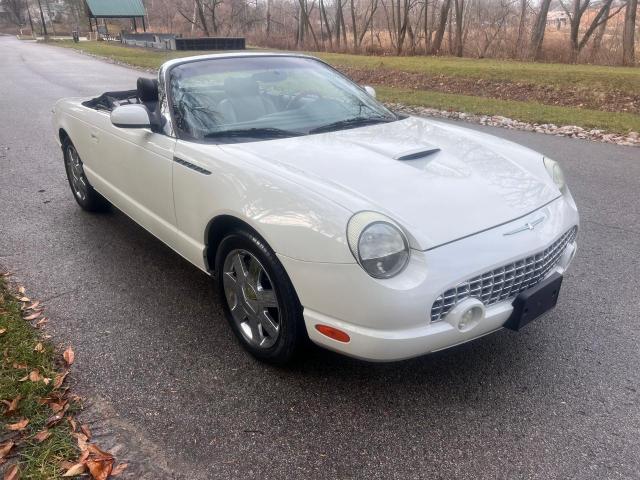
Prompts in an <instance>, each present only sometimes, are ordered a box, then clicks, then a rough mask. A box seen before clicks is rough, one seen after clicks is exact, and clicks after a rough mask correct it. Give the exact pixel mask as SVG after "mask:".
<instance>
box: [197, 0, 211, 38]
mask: <svg viewBox="0 0 640 480" xmlns="http://www.w3.org/2000/svg"><path fill="white" fill-rule="evenodd" d="M195 3H196V10H197V11H198V18H199V19H200V24H201V26H202V31H203V32H204V34H205V36H207V37H209V36H210V35H209V26H208V25H207V19H206V17H205V16H204V7H203V6H202V0H195Z"/></svg>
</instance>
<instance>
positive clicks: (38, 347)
mask: <svg viewBox="0 0 640 480" xmlns="http://www.w3.org/2000/svg"><path fill="white" fill-rule="evenodd" d="M33 350H34V351H35V352H44V345H42V342H38V343H36V346H35V347H34V348H33Z"/></svg>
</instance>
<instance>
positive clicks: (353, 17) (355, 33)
mask: <svg viewBox="0 0 640 480" xmlns="http://www.w3.org/2000/svg"><path fill="white" fill-rule="evenodd" d="M349 7H350V9H351V33H352V35H353V49H354V50H355V51H356V52H357V51H358V26H357V24H356V6H355V2H354V0H349Z"/></svg>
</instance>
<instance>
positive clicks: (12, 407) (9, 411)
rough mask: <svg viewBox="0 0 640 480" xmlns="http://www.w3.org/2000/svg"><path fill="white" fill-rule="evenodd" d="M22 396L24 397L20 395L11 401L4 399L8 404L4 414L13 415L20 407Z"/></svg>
mask: <svg viewBox="0 0 640 480" xmlns="http://www.w3.org/2000/svg"><path fill="white" fill-rule="evenodd" d="M21 398H22V397H21V396H20V395H18V396H17V397H16V398H14V399H13V400H11V401H10V402H7V401H6V400H4V402H5V404H6V405H7V409H6V410H5V411H4V414H5V415H11V414H12V413H14V412H15V411H16V410H17V409H18V403H19V402H20V399H21Z"/></svg>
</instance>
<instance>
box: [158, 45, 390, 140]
mask: <svg viewBox="0 0 640 480" xmlns="http://www.w3.org/2000/svg"><path fill="white" fill-rule="evenodd" d="M249 57H254V58H255V57H258V58H270V57H277V58H282V57H285V58H286V57H289V58H302V59H305V60H311V61H315V62H317V63H319V64H321V65H322V66H324V67H327V68H329V69H330V70H331V71H332V72H333V73H336V74H337V75H338V76H340V77H342V79H344V80H345V81H347V82H348V83H350V84H352V85H355V86H356V87H357V88H359V89H360V90H362V91H363V92H365V94H366V95H369V93H368V92H367V91H366V90H365V89H364V87H362V86H361V85H359V84H357V83H356V82H354V81H353V80H352V79H350V78H349V77H348V76H346V75H345V74H343V73H342V72H341V71H340V70H338V69H337V68H335V67H333V66H332V65H330V64H329V63H327V62H325V61H324V60H322V59H320V58H317V57H313V56H311V55H304V54H295V53H275V52H270V53H256V54H246V53H241V54H217V55H216V54H214V55H202V56H193V57H186V58H181V59H174V60H170V61H169V62H167V63H168V64H165V65H163V66H162V67H161V70H160V72H159V76H160V77H161V84H162V86H163V90H164V93H165V95H164V96H165V99H166V102H167V111H168V113H169V116H170V119H171V125H172V131H173V136H175V138H176V139H178V140H183V141H185V142H190V143H199V144H210V145H211V144H213V145H215V144H225V143H249V142H255V141H265V140H275V139H276V138H250V137H247V138H246V139H245V140H244V141H242V142H239V141H238V139H237V138H236V139H229V140H231V141H224V139H223V138H220V141H217V140H216V141H211V139H209V140H207V139H196V138H192V137H189V136H187V135H185V134H184V132H182V131H181V129H179V128H177V122H176V115H175V112H174V103H173V92H172V89H171V88H170V82H171V72H172V70H173V69H174V68H176V67H179V66H181V65H185V64H189V63H196V62H208V61H216V60H228V59H232V58H249ZM372 99H373V101H374V102H376V103H378V104H380V105H381V106H382V108H384V109H385V110H387V111H388V112H390V113H391V115H392V116H393V118H392V119H391V120H390V121H397V120H401V119H402V117H401V116H399V115H398V114H396V113H395V112H393V111H391V110H389V109H388V108H387V107H386V106H385V105H383V104H382V103H381V102H380V101H379V100H378V99H377V98H375V97H372ZM363 126H367V125H363ZM352 128H359V127H350V128H349V129H352ZM344 130H346V129H344ZM335 131H341V130H335ZM323 133H329V132H314V133H307V134H304V135H300V136H306V135H320V134H323ZM278 138H279V137H278ZM284 138H297V137H284Z"/></svg>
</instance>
